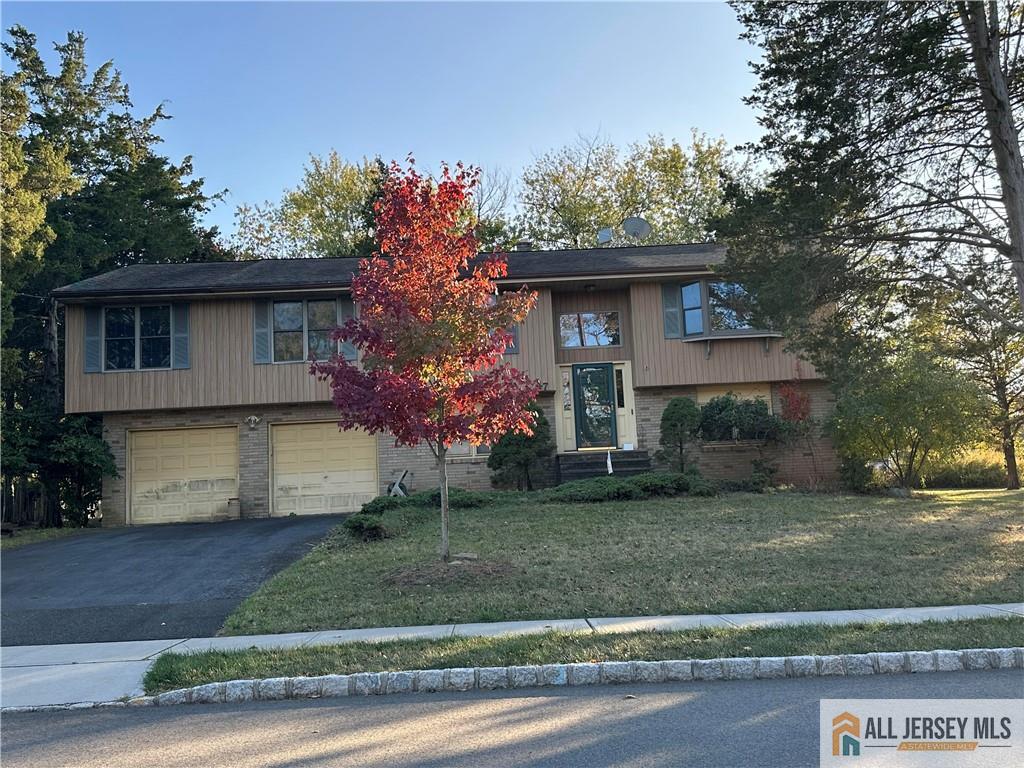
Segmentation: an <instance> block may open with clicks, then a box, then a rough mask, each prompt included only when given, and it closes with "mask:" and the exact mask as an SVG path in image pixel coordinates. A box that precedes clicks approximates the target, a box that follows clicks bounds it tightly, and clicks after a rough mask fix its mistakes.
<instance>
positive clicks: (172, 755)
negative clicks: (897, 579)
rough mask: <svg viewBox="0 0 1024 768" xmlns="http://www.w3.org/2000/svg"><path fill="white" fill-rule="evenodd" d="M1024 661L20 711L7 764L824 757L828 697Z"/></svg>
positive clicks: (576, 766)
mask: <svg viewBox="0 0 1024 768" xmlns="http://www.w3.org/2000/svg"><path fill="white" fill-rule="evenodd" d="M1022 694H1024V673H1021V672H1020V671H1012V672H1010V671H990V672H956V673H945V674H922V675H894V676H891V677H890V676H871V677H854V678H806V679H797V680H794V679H784V680H771V681H767V680H761V681H735V682H712V683H672V684H663V685H629V686H596V687H593V688H561V689H536V690H526V691H515V692H489V693H472V694H422V695H419V694H415V695H411V696H382V697H367V698H351V699H332V700H318V701H291V702H253V703H249V704H245V705H225V704H211V705H191V706H177V707H163V708H159V707H157V708H144V709H113V710H79V711H67V712H54V713H24V714H10V715H6V716H5V717H4V718H3V731H2V740H0V745H2V757H3V763H4V766H5V768H22V767H24V768H29V767H31V768H56V767H59V768H127V767H128V766H132V767H133V768H134V766H139V765H152V766H160V767H161V768H178V767H179V766H182V767H183V766H209V767H210V768H229V767H230V768H249V767H250V766H252V767H256V766H259V767H260V768H271V767H273V768H282V767H283V766H302V767H303V768H315V767H317V766H332V768H335V767H337V766H345V768H349V767H350V766H351V767H354V768H355V767H359V768H361V767H363V766H367V767H369V766H374V767H379V768H384V767H385V766H387V768H406V767H407V766H420V767H423V768H460V767H462V766H465V767H467V768H468V767H469V766H473V767H474V768H476V767H477V766H488V767H492V766H494V767H498V768H503V767H507V768H526V767H529V768H553V767H554V766H558V767H559V768H563V767H564V768H601V767H602V766H616V767H617V768H640V767H644V768H646V767H648V766H650V767H653V766H658V767H659V768H660V767H665V768H667V767H668V766H672V768H677V767H678V766H687V767H688V768H699V767H702V766H723V767H724V768H744V767H745V766H757V767H758V768H771V767H772V766H785V767H786V768H789V766H816V765H817V764H818V758H817V749H818V700H819V699H822V698H949V697H957V698H1013V697H1020V696H1022Z"/></svg>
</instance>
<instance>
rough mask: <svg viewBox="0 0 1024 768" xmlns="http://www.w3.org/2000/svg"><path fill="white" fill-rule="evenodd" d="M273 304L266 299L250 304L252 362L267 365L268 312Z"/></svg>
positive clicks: (268, 359) (268, 355) (268, 342)
mask: <svg viewBox="0 0 1024 768" xmlns="http://www.w3.org/2000/svg"><path fill="white" fill-rule="evenodd" d="M272 308H273V304H272V303H271V302H269V301H267V300H266V299H254V300H253V302H252V361H253V362H254V363H255V364H256V365H260V364H262V363H269V362H270V360H271V358H270V350H271V331H270V312H271V310H272Z"/></svg>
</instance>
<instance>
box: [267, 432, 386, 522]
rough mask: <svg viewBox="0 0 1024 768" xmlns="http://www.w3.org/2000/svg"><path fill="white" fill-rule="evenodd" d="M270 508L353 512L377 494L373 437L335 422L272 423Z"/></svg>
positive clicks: (298, 512)
mask: <svg viewBox="0 0 1024 768" xmlns="http://www.w3.org/2000/svg"><path fill="white" fill-rule="evenodd" d="M271 441H272V446H273V448H272V450H273V456H274V477H273V489H274V512H273V514H274V515H275V516H278V517H282V516H285V515H291V514H296V515H315V514H321V513H328V512H355V511H358V510H359V508H360V507H361V506H362V505H363V504H364V503H366V502H367V501H369V500H370V499H372V498H373V497H374V496H376V495H377V438H376V437H375V436H373V435H370V434H367V433H366V432H363V431H361V430H349V431H347V432H341V431H339V430H338V425H337V424H336V423H334V422H332V421H331V422H318V423H313V424H275V425H273V426H272V427H271Z"/></svg>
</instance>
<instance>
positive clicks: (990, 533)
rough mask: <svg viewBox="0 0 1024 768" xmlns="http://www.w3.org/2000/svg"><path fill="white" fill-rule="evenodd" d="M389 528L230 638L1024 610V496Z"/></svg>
mask: <svg viewBox="0 0 1024 768" xmlns="http://www.w3.org/2000/svg"><path fill="white" fill-rule="evenodd" d="M438 518H439V513H438V512H436V511H432V510H428V509H410V508H404V509H401V510H397V511H392V512H388V513H387V514H386V515H385V520H386V521H388V523H389V525H391V526H394V527H396V528H397V529H398V530H399V533H398V535H397V536H396V537H394V538H391V539H387V540H384V541H377V542H369V543H362V542H356V541H354V540H352V539H351V538H350V537H349V536H348V534H347V533H345V532H344V531H343V530H340V529H339V530H338V531H336V532H335V533H333V534H332V535H331V536H330V537H328V538H327V539H326V540H325V541H324V542H323V543H322V544H321V545H319V546H318V547H317V548H315V549H314V550H313V551H312V552H311V553H310V554H309V555H307V556H306V557H305V558H303V559H302V560H300V561H298V562H297V563H294V564H293V565H292V566H291V567H289V568H287V569H285V570H284V571H282V572H281V573H279V574H278V575H277V576H275V577H274V578H273V579H271V580H270V581H269V582H268V583H267V584H265V585H264V586H263V587H262V588H261V589H259V590H258V591H257V592H256V593H255V594H254V595H252V596H251V597H250V598H249V599H247V600H246V601H245V602H244V603H242V605H241V606H239V608H238V609H237V610H236V611H235V612H234V613H233V614H232V615H231V616H230V617H228V619H227V622H226V624H225V628H224V631H225V632H226V633H227V634H236V635H237V634H257V633H265V632H296V631H303V630H315V629H333V628H350V627H379V626H395V625H412V624H445V623H450V622H476V621H500V620H512V619H545V618H579V617H595V616H637V615H651V614H686V613H724V612H757V611H792V610H814V609H842V608H884V607H897V606H918V605H952V604H960V603H992V602H1013V601H1018V600H1020V599H1021V597H1022V591H1024V546H1022V544H1024V492H1020V491H1017V492H1009V491H996V490H984V491H937V492H930V493H924V494H920V495H919V496H918V497H915V498H912V499H895V498H881V497H868V496H835V495H812V494H799V493H776V494H765V495H755V494H729V495H725V496H721V497H716V498H693V497H680V498H675V499H658V500H651V501H631V502H625V501H624V502H609V503H604V504H553V503H547V504H545V503H541V502H540V501H539V500H538V499H537V498H536V497H535V496H531V495H510V497H509V500H508V501H504V502H502V503H500V504H496V505H491V506H487V507H482V508H479V509H468V510H453V511H452V551H453V552H466V551H469V552H474V553H477V554H478V555H479V558H480V559H479V560H476V561H472V562H470V563H468V564H464V565H452V566H450V567H447V568H444V567H442V566H441V565H440V564H439V563H438V561H437V540H438V525H439V522H438Z"/></svg>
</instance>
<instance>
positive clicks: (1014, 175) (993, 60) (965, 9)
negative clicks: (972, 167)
mask: <svg viewBox="0 0 1024 768" xmlns="http://www.w3.org/2000/svg"><path fill="white" fill-rule="evenodd" d="M986 5H987V4H986V3H984V2H977V0H975V1H974V2H968V3H960V4H959V10H960V20H961V22H962V23H963V26H964V31H965V32H966V33H967V39H968V40H969V41H970V43H971V52H972V54H973V57H974V68H975V71H976V72H977V74H978V86H979V88H980V90H981V101H982V104H983V105H984V107H985V122H986V124H987V128H988V134H989V141H990V142H991V144H992V151H993V154H994V155H995V159H996V170H997V172H998V173H999V186H1000V188H1001V190H1002V198H1003V205H1005V206H1006V225H1007V231H1008V233H1009V240H1010V243H1009V246H1010V252H1009V254H1008V256H1009V258H1010V265H1011V266H1012V267H1013V273H1014V277H1016V279H1017V294H1018V297H1019V299H1020V304H1021V307H1024V162H1022V161H1021V154H1020V140H1019V137H1018V135H1017V128H1016V126H1015V124H1014V120H1013V110H1012V108H1011V103H1010V92H1009V89H1008V88H1007V86H1006V73H1005V72H1003V69H1002V66H1001V63H1000V61H999V19H998V17H997V16H996V5H995V3H992V4H988V7H989V9H990V13H991V18H986V13H985V9H986Z"/></svg>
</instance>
